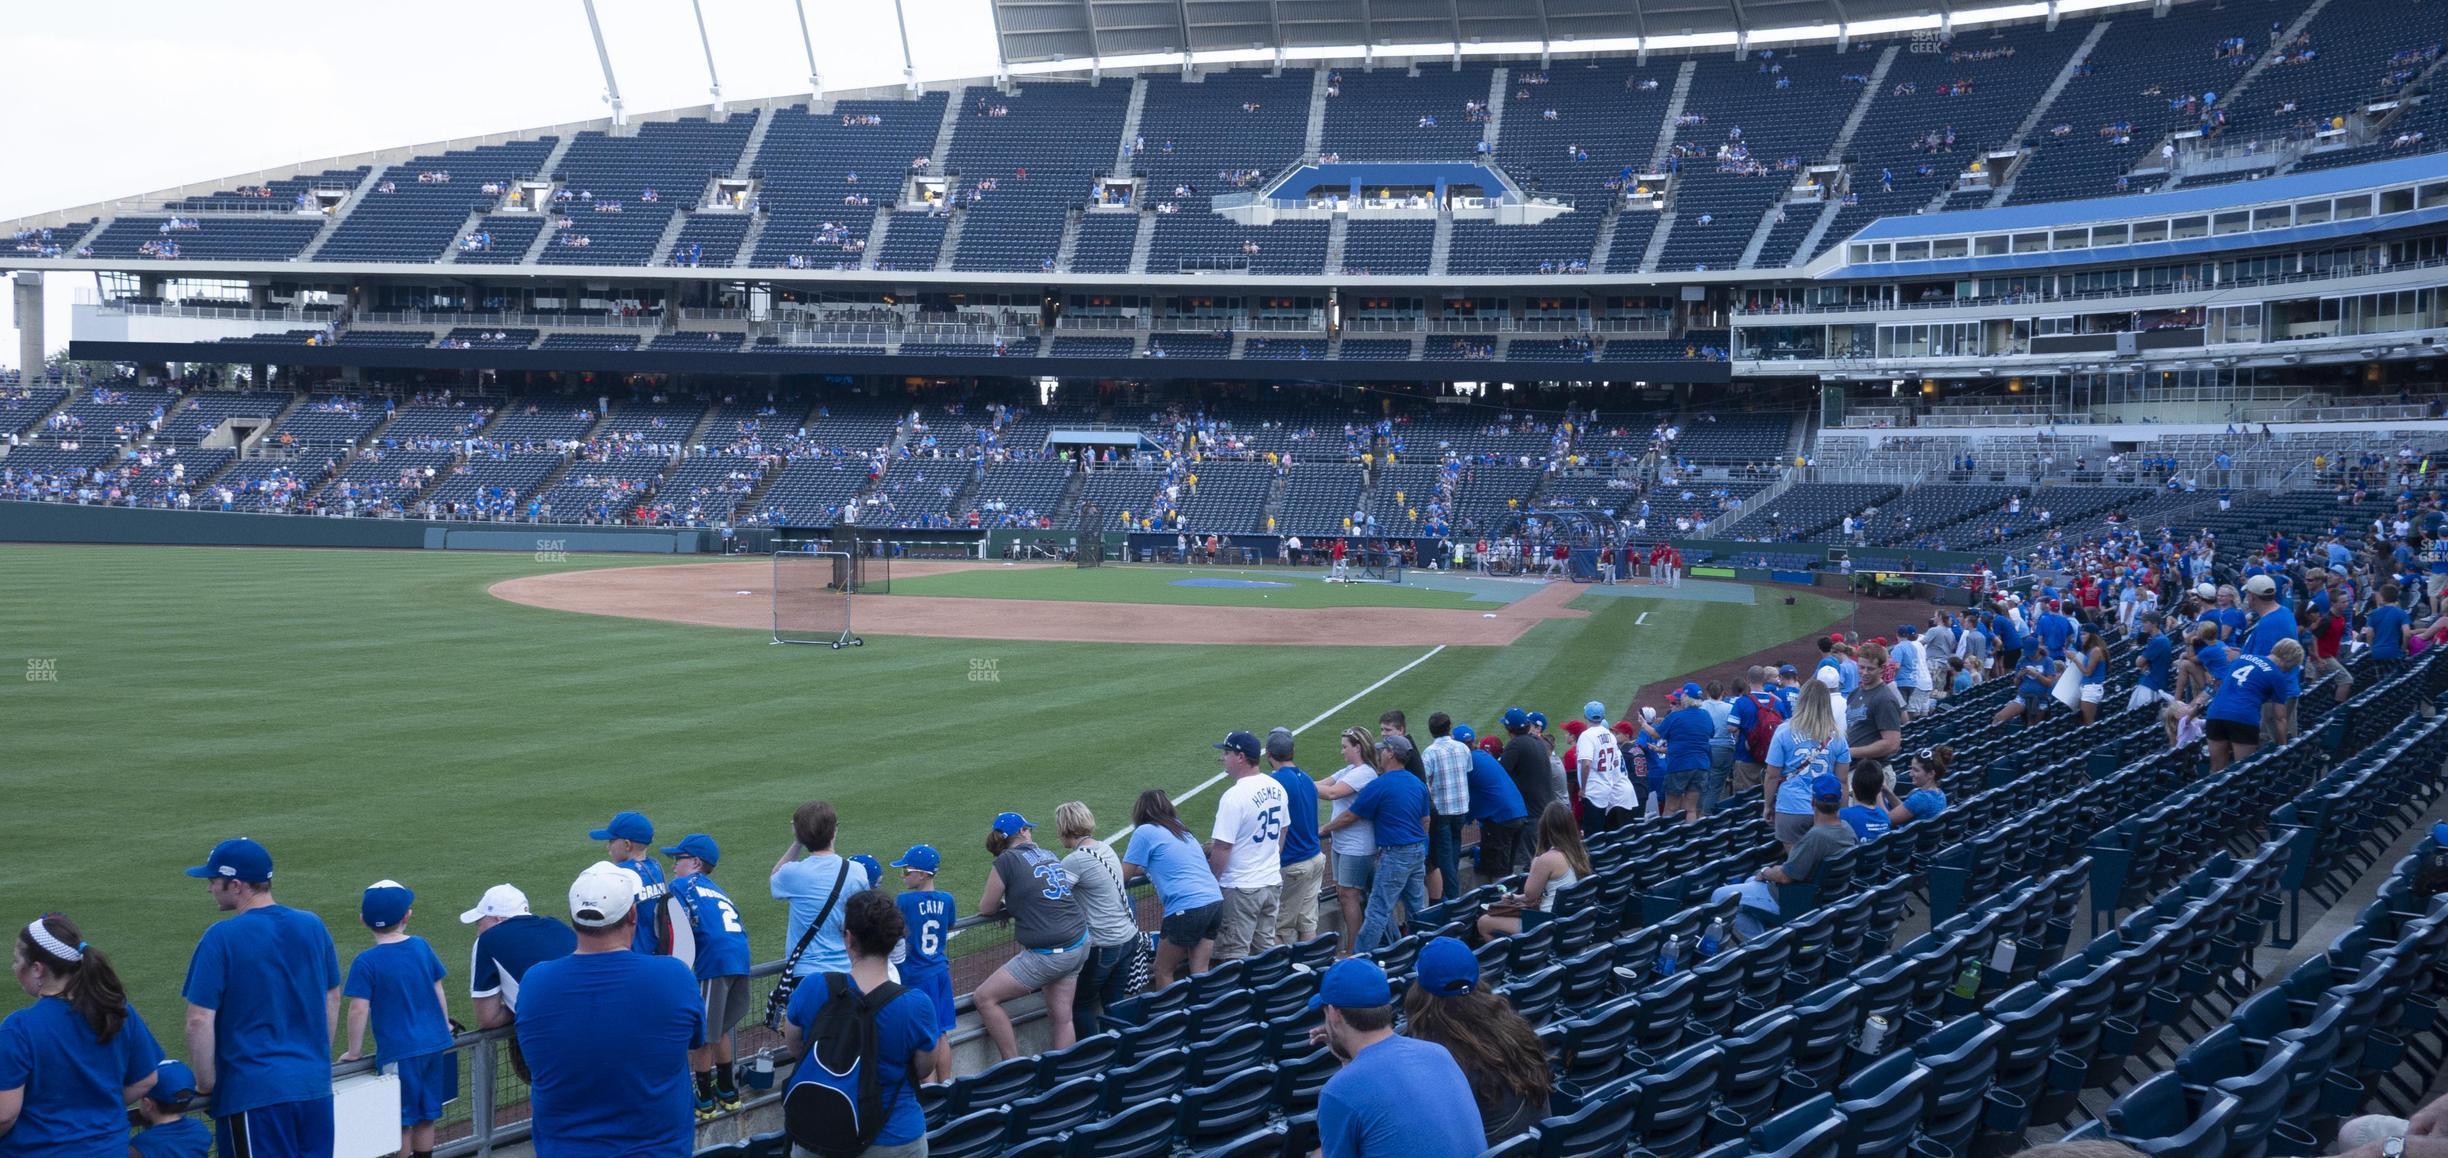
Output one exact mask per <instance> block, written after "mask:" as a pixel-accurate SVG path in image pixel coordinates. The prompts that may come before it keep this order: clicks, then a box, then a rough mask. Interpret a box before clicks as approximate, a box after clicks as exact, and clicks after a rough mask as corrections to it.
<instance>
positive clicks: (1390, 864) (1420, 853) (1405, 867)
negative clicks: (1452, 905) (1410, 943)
mask: <svg viewBox="0 0 2448 1158" xmlns="http://www.w3.org/2000/svg"><path fill="white" fill-rule="evenodd" d="M1396 901H1401V902H1402V905H1403V909H1404V911H1405V912H1407V913H1410V914H1414V915H1416V914H1418V912H1419V911H1420V910H1421V909H1425V908H1427V907H1428V845H1427V842H1425V841H1423V842H1421V843H1419V844H1397V845H1379V846H1378V848H1377V876H1376V879H1375V880H1373V881H1371V882H1370V883H1369V895H1368V908H1367V910H1366V911H1365V913H1364V914H1363V915H1362V916H1361V918H1360V939H1359V940H1358V941H1356V942H1354V943H1353V944H1352V952H1354V953H1366V952H1368V951H1369V950H1372V949H1375V948H1378V947H1379V946H1382V945H1387V944H1391V943H1392V942H1393V940H1394V903H1395V902H1396Z"/></svg>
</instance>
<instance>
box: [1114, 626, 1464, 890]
mask: <svg viewBox="0 0 2448 1158" xmlns="http://www.w3.org/2000/svg"><path fill="white" fill-rule="evenodd" d="M1443 650H1445V645H1444V644H1441V643H1440V644H1438V645H1436V646H1435V647H1432V648H1429V649H1428V654H1426V655H1423V656H1421V657H1419V658H1418V659H1415V660H1412V661H1411V662H1409V663H1406V664H1404V665H1402V666H1401V667H1398V668H1395V669H1394V670H1393V671H1391V672H1388V673H1386V677H1385V678H1384V679H1381V680H1378V681H1377V682H1376V683H1373V684H1370V685H1369V686H1367V687H1365V688H1362V689H1360V690H1359V691H1356V692H1353V693H1352V695H1351V698H1350V699H1347V700H1345V701H1343V702H1342V703H1339V704H1336V705H1335V706H1333V707H1331V708H1328V709H1326V710H1325V711H1322V712H1319V713H1318V714H1317V715H1316V716H1315V717H1314V718H1312V719H1311V720H1310V721H1309V722H1308V723H1306V724H1302V725H1301V726H1300V727H1297V728H1294V729H1292V734H1293V735H1295V736H1298V735H1300V734H1301V733H1303V732H1306V731H1308V730H1309V729H1311V728H1314V727H1316V726H1318V725H1319V724H1321V723H1324V722H1325V721H1326V718H1327V717H1328V716H1331V715H1334V714H1335V713H1336V712H1339V711H1342V710H1343V709H1345V708H1348V707H1350V706H1352V705H1353V704H1355V703H1357V702H1359V700H1360V697H1362V696H1365V695H1367V694H1369V693H1370V692H1373V691H1376V690H1377V689H1379V688H1382V687H1384V686H1386V685H1387V684H1390V683H1393V682H1394V681H1395V680H1396V679H1397V678H1399V677H1400V676H1401V675H1402V674H1403V673H1404V672H1407V671H1410V670H1411V669H1412V668H1415V667H1418V666H1419V665H1421V664H1423V663H1426V662H1428V661H1429V660H1432V659H1435V658H1436V656H1437V653H1438V652H1440V651H1443ZM1223 782H1224V774H1223V773H1222V772H1218V773H1216V774H1215V775H1213V776H1210V777H1208V778H1207V779H1205V780H1204V781H1201V782H1200V783H1199V786H1198V787H1196V788H1193V789H1191V790H1190V791H1188V792H1184V793H1182V794H1181V795H1179V796H1176V797H1174V798H1173V803H1174V804H1175V805H1179V804H1181V803H1182V802H1183V801H1186V800H1188V799H1190V798H1191V797H1193V796H1196V795H1198V794H1199V793H1201V792H1205V791H1207V790H1208V789H1210V788H1213V787H1215V786H1216V785H1218V784H1221V783H1223ZM1130 831H1131V830H1130V829H1127V828H1125V829H1123V830H1121V831H1120V832H1116V833H1114V834H1113V835H1112V836H1109V837H1106V838H1105V843H1107V844H1111V843H1113V842H1114V841H1117V840H1120V839H1122V838H1123V837H1125V836H1129V835H1130Z"/></svg>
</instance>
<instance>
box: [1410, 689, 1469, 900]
mask: <svg viewBox="0 0 2448 1158" xmlns="http://www.w3.org/2000/svg"><path fill="white" fill-rule="evenodd" d="M1428 734H1429V735H1430V736H1433V737H1435V738H1434V739H1433V740H1431V741H1430V742H1429V744H1428V746H1427V747H1426V748H1424V749H1421V751H1420V765H1421V767H1423V768H1425V769H1426V770H1427V773H1428V775H1427V781H1428V808H1429V812H1430V814H1431V816H1432V818H1433V819H1431V820H1430V821H1429V824H1428V899H1429V901H1430V902H1432V903H1433V902H1435V901H1436V900H1438V899H1439V898H1441V897H1443V896H1446V895H1448V894H1451V895H1455V896H1459V895H1460V894H1461V893H1462V891H1463V885H1462V861H1461V857H1462V826H1463V825H1465V824H1467V823H1469V822H1470V770H1471V754H1470V749H1469V748H1466V747H1463V746H1462V742H1461V741H1459V740H1456V739H1454V738H1453V717H1451V716H1448V715H1446V714H1445V713H1443V712H1438V713H1436V714H1435V715H1432V716H1429V717H1428Z"/></svg>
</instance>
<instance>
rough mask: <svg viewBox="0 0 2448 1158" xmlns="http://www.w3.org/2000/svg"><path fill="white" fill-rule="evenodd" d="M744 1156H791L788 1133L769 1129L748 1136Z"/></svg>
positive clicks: (783, 1157)
mask: <svg viewBox="0 0 2448 1158" xmlns="http://www.w3.org/2000/svg"><path fill="white" fill-rule="evenodd" d="M746 1158H791V1140H790V1135H788V1134H786V1133H783V1132H782V1131H780V1130H769V1131H767V1132H765V1133H762V1134H758V1135H755V1136H753V1137H751V1138H749V1139H748V1153H747V1155H746Z"/></svg>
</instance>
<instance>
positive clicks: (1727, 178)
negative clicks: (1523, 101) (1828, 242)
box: [1506, 48, 1871, 270]
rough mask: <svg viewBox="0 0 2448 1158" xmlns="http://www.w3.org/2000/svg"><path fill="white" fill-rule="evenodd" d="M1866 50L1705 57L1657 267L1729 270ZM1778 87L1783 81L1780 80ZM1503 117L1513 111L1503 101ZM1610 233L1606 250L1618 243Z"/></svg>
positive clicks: (1815, 140) (1845, 93) (1832, 122)
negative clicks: (1670, 221) (1671, 222)
mask: <svg viewBox="0 0 2448 1158" xmlns="http://www.w3.org/2000/svg"><path fill="white" fill-rule="evenodd" d="M1870 59H1871V58H1869V57H1867V56H1864V55H1860V54H1853V53H1847V54H1843V55H1839V54H1837V53H1836V52H1834V51H1833V50H1830V49H1826V48H1807V49H1788V50H1783V51H1780V52H1778V53H1777V54H1776V55H1775V56H1774V57H1772V58H1768V59H1765V60H1734V59H1731V58H1728V57H1703V58H1702V59H1701V60H1700V61H1699V63H1698V66H1697V71H1696V72H1694V73H1693V74H1692V86H1691V92H1690V93H1689V95H1688V96H1687V97H1686V98H1685V100H1684V104H1683V115H1684V116H1685V117H1692V118H1698V119H1697V120H1693V121H1689V122H1687V123H1685V124H1683V125H1681V126H1680V127H1678V128H1677V129H1676V131H1675V143H1674V152H1675V176H1674V201H1673V206H1674V215H1675V219H1674V226H1673V232H1671V233H1669V234H1668V235H1667V238H1666V247H1665V249H1664V250H1663V251H1662V252H1661V253H1660V254H1659V255H1658V268H1659V269H1661V270H1684V269H1689V270H1699V269H1733V268H1734V267H1735V266H1736V265H1737V264H1739V262H1740V261H1741V258H1742V254H1743V250H1745V249H1747V248H1749V246H1750V243H1751V234H1752V232H1753V231H1754V230H1755V229H1756V228H1757V227H1758V226H1759V222H1760V218H1761V217H1762V216H1763V215H1765V214H1767V213H1768V212H1769V208H1770V206H1771V205H1773V204H1774V203H1775V202H1776V200H1777V198H1778V197H1780V196H1782V195H1783V194H1784V192H1785V190H1787V189H1788V188H1791V187H1792V185H1793V183H1794V181H1795V179H1796V178H1798V177H1800V176H1801V167H1802V166H1803V165H1806V164H1808V163H1810V162H1812V161H1815V160H1818V159H1820V157H1821V156H1822V155H1823V154H1824V153H1826V151H1827V147H1828V142H1830V141H1832V140H1834V139H1835V138H1836V135H1837V131H1838V130H1839V129H1840V128H1841V127H1842V126H1843V124H1844V121H1845V118H1846V117H1847V116H1848V115H1850V114H1851V113H1852V111H1853V106H1854V105H1855V104H1856V103H1858V101H1859V99H1860V97H1861V84H1860V82H1859V81H1855V80H1848V79H1846V77H1847V76H1850V75H1855V74H1859V73H1861V72H1863V71H1865V70H1866V69H1867V68H1868V67H1869V66H1868V61H1869V60H1870ZM1780 86H1781V87H1780ZM1506 119H1507V120H1510V119H1511V113H1510V111H1509V110H1508V112H1507V115H1506ZM1623 245H1624V239H1623V238H1622V237H1621V236H1618V237H1617V238H1616V242H1615V248H1614V250H1613V251H1611V252H1612V253H1616V254H1619V253H1622V252H1623Z"/></svg>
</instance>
